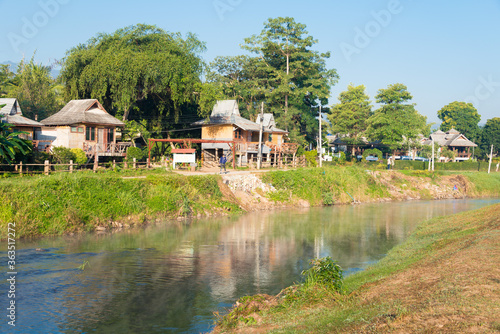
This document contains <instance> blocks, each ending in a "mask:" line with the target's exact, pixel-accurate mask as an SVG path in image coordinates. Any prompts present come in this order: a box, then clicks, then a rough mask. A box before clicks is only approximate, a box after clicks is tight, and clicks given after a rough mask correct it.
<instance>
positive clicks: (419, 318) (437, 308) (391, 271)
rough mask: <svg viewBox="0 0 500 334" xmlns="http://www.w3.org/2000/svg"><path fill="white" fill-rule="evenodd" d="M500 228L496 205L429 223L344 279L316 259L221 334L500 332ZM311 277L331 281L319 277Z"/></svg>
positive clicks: (245, 308)
mask: <svg viewBox="0 0 500 334" xmlns="http://www.w3.org/2000/svg"><path fill="white" fill-rule="evenodd" d="M499 231H500V204H496V205H492V206H489V207H487V208H483V209H480V210H475V211H472V212H464V213H460V214H456V215H452V216H446V217H438V218H435V219H432V220H429V221H426V222H424V223H422V224H420V225H419V227H418V228H417V230H416V231H415V232H414V233H413V234H412V235H411V236H410V237H409V238H408V239H407V241H406V242H405V243H403V244H401V245H399V246H397V247H395V248H394V249H392V250H391V251H390V252H389V253H388V254H387V256H386V257H385V258H383V259H382V260H380V261H379V262H377V263H376V264H375V265H373V266H372V267H370V268H368V269H367V270H364V271H362V272H359V273H357V274H354V275H351V276H348V277H347V278H346V279H344V280H342V277H341V275H338V273H339V270H338V268H336V267H335V266H334V265H333V264H332V262H331V261H328V259H319V261H318V260H316V261H313V267H312V268H311V269H309V270H308V271H307V272H306V276H307V279H306V281H305V283H304V284H297V285H294V286H292V287H289V288H286V289H284V290H283V291H282V292H281V293H280V294H278V295H277V296H267V295H258V296H252V297H243V298H241V299H240V300H239V301H238V302H237V303H236V307H235V308H233V310H232V311H231V312H230V313H229V314H227V315H226V316H224V317H220V318H219V322H218V326H217V327H216V329H215V330H214V332H216V333H226V332H227V333H246V332H252V333H263V332H269V333H389V332H390V333H393V332H395V333H417V332H419V333H420V332H425V333H434V332H439V333H466V332H467V333H493V332H496V331H499V330H500V321H499V319H500V309H499V308H498V305H500V294H498V284H499V283H500V281H499V279H498V277H499V276H498V273H499V269H498V259H499V254H500V233H499ZM330 260H331V259H330ZM318 266H319V267H320V268H318ZM311 272H313V273H316V272H327V273H330V274H329V275H327V276H328V278H329V279H326V280H325V279H323V278H324V277H325V275H320V277H321V279H319V280H318V279H316V280H311V279H310V273H311Z"/></svg>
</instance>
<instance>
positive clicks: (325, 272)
mask: <svg viewBox="0 0 500 334" xmlns="http://www.w3.org/2000/svg"><path fill="white" fill-rule="evenodd" d="M309 263H310V265H311V268H309V269H307V270H304V271H303V272H302V275H303V276H305V277H306V282H305V285H306V286H313V285H315V284H321V285H323V286H326V287H327V288H330V289H333V290H335V291H337V292H341V291H342V285H343V280H344V276H343V275H344V271H343V270H342V268H341V267H340V266H339V265H338V264H337V263H335V261H333V260H332V258H331V257H329V256H327V257H323V258H320V259H312V260H311V261H310V262H309Z"/></svg>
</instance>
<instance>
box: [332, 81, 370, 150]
mask: <svg viewBox="0 0 500 334" xmlns="http://www.w3.org/2000/svg"><path fill="white" fill-rule="evenodd" d="M365 89H366V88H365V86H364V85H359V86H354V85H352V84H350V85H349V86H348V87H347V91H343V92H342V93H340V95H339V101H340V102H339V103H337V104H335V105H333V106H332V108H331V109H330V114H329V115H328V120H329V121H330V123H331V132H332V133H336V134H341V135H344V141H346V142H347V143H350V144H353V145H359V144H361V142H362V141H361V137H362V135H363V134H364V132H365V131H366V127H367V125H366V120H367V119H368V118H369V117H370V116H371V114H372V105H371V103H370V97H369V96H368V95H367V94H366V92H365ZM353 149H354V146H353Z"/></svg>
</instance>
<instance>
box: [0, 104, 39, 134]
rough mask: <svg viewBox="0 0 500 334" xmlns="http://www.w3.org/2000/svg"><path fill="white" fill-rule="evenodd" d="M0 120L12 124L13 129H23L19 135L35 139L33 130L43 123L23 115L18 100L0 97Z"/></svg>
mask: <svg viewBox="0 0 500 334" xmlns="http://www.w3.org/2000/svg"><path fill="white" fill-rule="evenodd" d="M1 105H4V106H3V107H2V108H0V116H1V117H0V122H3V123H9V124H12V125H13V130H14V131H23V132H26V134H22V135H20V136H19V137H20V138H23V139H27V140H34V139H35V132H36V130H37V129H40V128H41V127H42V126H43V124H41V123H39V122H37V121H34V120H31V119H29V118H26V117H24V116H23V112H22V110H21V107H20V106H19V102H18V101H17V99H14V98H0V106H1Z"/></svg>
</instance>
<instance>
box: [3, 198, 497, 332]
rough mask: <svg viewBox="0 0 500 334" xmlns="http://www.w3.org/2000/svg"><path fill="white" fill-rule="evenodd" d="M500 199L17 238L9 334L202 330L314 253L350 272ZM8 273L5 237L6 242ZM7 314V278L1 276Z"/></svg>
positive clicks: (296, 272) (294, 274) (280, 283)
mask: <svg viewBox="0 0 500 334" xmlns="http://www.w3.org/2000/svg"><path fill="white" fill-rule="evenodd" d="M498 202H500V200H499V199H480V200H476V199H473V200H444V201H413V202H392V203H380V204H363V205H353V206H334V207H327V208H310V209H302V210H301V209H293V210H282V211H272V212H255V213H250V214H246V215H243V216H239V217H224V218H214V219H207V220H199V221H194V222H191V223H185V222H178V223H173V224H172V223H169V224H164V223H163V224H156V225H150V226H148V227H146V228H140V229H129V230H123V231H114V232H112V233H111V232H110V233H102V234H84V235H79V236H62V237H50V238H41V239H37V240H32V241H28V240H19V241H17V249H16V260H17V263H16V266H17V267H16V270H17V277H16V297H15V301H16V326H15V327H12V326H9V325H7V321H8V319H6V317H5V315H3V316H2V318H3V320H2V323H1V324H0V332H13V333H200V332H206V331H209V330H210V329H211V328H212V327H213V322H214V319H215V317H214V315H213V312H215V311H218V312H221V313H224V312H225V311H226V310H227V308H228V307H230V306H231V305H232V304H233V303H234V302H235V301H236V300H237V299H238V298H239V297H241V296H244V295H252V294H257V293H267V294H277V293H278V292H279V291H280V290H281V289H283V288H285V287H287V286H289V285H291V284H293V283H296V282H300V280H301V271H302V270H304V269H306V268H308V261H309V260H310V259H311V258H314V257H323V256H331V257H332V258H333V259H335V260H336V261H337V262H338V263H339V264H340V265H341V266H342V267H343V268H344V270H345V271H346V273H347V274H350V273H353V272H356V271H359V270H363V269H364V268H366V267H367V266H368V265H370V264H371V263H374V262H376V261H377V260H379V259H381V258H382V257H383V256H384V255H385V254H386V253H387V251H388V250H390V249H391V248H392V247H394V246H396V245H398V244H400V243H401V242H403V241H404V240H405V238H406V237H407V236H408V235H409V234H410V233H411V232H412V231H413V230H414V229H415V227H416V226H417V224H418V223H420V222H422V221H424V220H426V219H429V218H432V217H436V216H441V215H448V214H453V213H457V212H460V211H464V210H471V209H476V208H480V207H483V206H486V205H489V204H493V203H498ZM0 247H1V248H0V249H1V250H3V251H2V252H1V254H2V259H4V260H3V261H2V271H3V273H4V275H6V273H7V272H8V270H7V252H6V250H7V243H6V242H1V243H0ZM0 287H1V289H2V290H1V291H2V292H1V294H2V296H3V297H1V298H0V303H1V309H3V310H4V312H5V314H7V311H5V310H6V308H7V307H9V305H8V298H7V291H8V290H9V286H8V285H7V283H6V280H2V282H1V283H0Z"/></svg>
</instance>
